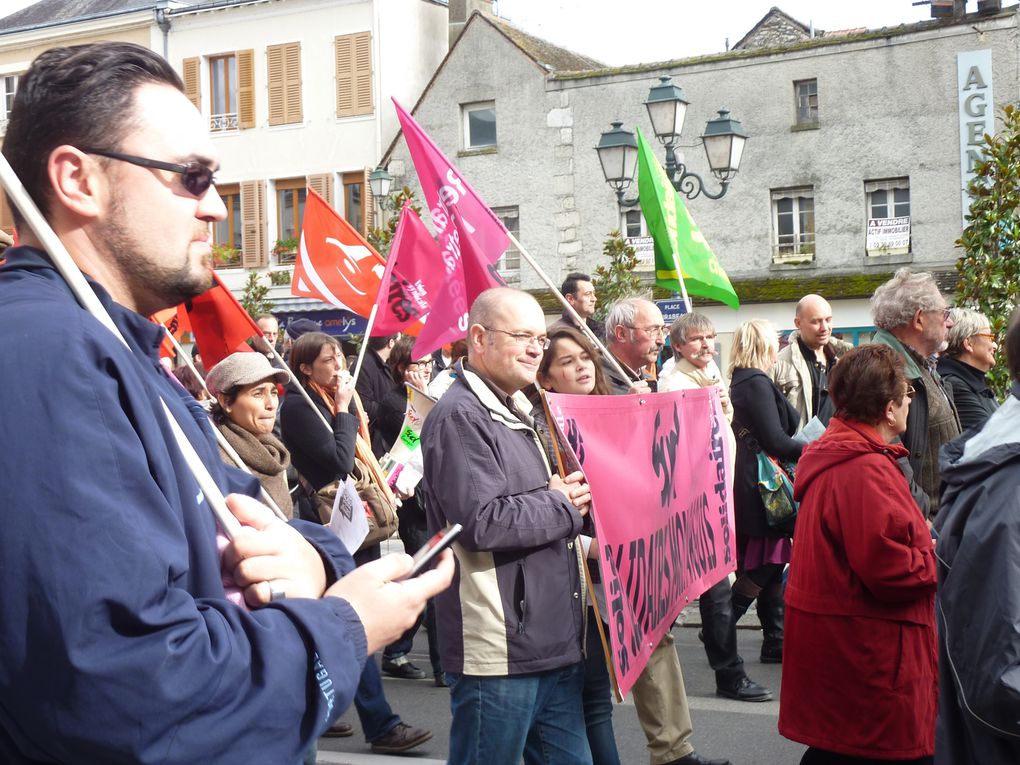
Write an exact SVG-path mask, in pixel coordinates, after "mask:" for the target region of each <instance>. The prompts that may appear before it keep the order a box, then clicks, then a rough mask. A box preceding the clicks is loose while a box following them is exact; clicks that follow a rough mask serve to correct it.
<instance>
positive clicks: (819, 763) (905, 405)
mask: <svg viewBox="0 0 1020 765" xmlns="http://www.w3.org/2000/svg"><path fill="white" fill-rule="evenodd" d="M904 369H905V364H904V361H903V357H902V356H901V355H900V354H898V353H897V352H896V351H894V350H893V349H892V348H889V347H887V346H883V345H862V346H860V347H859V348H855V349H853V350H851V351H848V352H847V354H846V355H845V356H843V358H842V360H841V361H840V362H839V364H837V365H836V366H835V368H834V369H833V372H832V374H831V376H830V378H829V395H830V396H831V397H832V401H833V403H834V405H835V410H836V413H835V416H834V417H833V418H832V420H831V421H830V423H829V427H828V429H827V430H826V431H825V433H824V434H823V435H822V437H821V438H820V439H819V440H817V441H815V442H814V443H812V444H811V445H810V446H808V447H807V448H806V449H805V450H804V454H803V455H802V457H801V460H800V462H799V463H798V465H797V480H796V487H795V494H796V496H797V497H798V498H799V499H800V510H799V516H798V519H797V531H796V534H795V535H794V545H793V560H792V561H791V562H790V577H789V583H788V584H787V589H786V602H787V608H788V611H787V625H786V647H787V652H786V656H785V661H784V662H783V695H782V699H781V701H780V710H779V732H780V733H782V734H783V735H784V736H786V737H787V738H790V739H793V740H794V741H799V742H801V743H804V744H808V746H809V747H810V748H809V749H808V750H807V752H806V753H805V755H804V758H803V759H802V760H801V765H841V764H842V763H851V762H852V763H862V764H863V763H880V762H891V761H896V762H899V763H907V764H909V765H923V764H924V763H930V762H931V761H932V755H933V753H934V750H935V713H936V702H937V698H938V688H937V685H938V683H937V654H936V634H935V585H936V572H935V550H934V547H933V545H932V539H931V534H930V533H929V531H928V526H927V524H926V523H925V520H924V517H923V515H922V514H921V512H920V511H919V510H918V508H917V504H916V503H915V502H914V499H913V497H912V496H911V494H910V489H909V486H908V484H907V481H906V478H904V476H903V473H902V471H901V470H900V467H899V465H898V463H897V460H899V459H900V458H902V457H905V456H906V455H907V449H906V448H905V447H903V446H902V445H901V444H899V443H893V442H894V441H896V440H897V438H898V437H899V435H900V433H902V432H903V431H904V430H906V427H907V413H908V410H909V408H910V398H911V396H912V395H913V392H914V391H913V388H911V387H910V385H909V383H908V381H907V379H906V376H905V374H904Z"/></svg>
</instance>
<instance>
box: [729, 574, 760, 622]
mask: <svg viewBox="0 0 1020 765" xmlns="http://www.w3.org/2000/svg"><path fill="white" fill-rule="evenodd" d="M760 592H761V587H759V586H758V585H756V584H755V583H754V582H752V581H751V579H750V578H749V577H748V576H747V575H746V574H741V575H740V576H738V577H737V580H736V581H735V582H734V583H733V623H734V624H736V623H737V622H739V621H740V618H741V617H742V616H743V615H744V614H746V613H747V609H749V608H750V607H751V604H752V603H754V599H755V598H757V597H758V594H759V593H760Z"/></svg>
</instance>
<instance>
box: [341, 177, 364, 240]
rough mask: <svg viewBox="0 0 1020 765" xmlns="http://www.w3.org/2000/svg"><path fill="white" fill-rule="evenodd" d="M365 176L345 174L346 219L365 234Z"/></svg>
mask: <svg viewBox="0 0 1020 765" xmlns="http://www.w3.org/2000/svg"><path fill="white" fill-rule="evenodd" d="M364 192H365V174H364V173H344V217H345V218H346V219H347V222H348V223H350V224H351V225H352V226H354V228H356V229H358V231H360V232H361V233H362V234H364V233H365V199H364V196H365V194H364Z"/></svg>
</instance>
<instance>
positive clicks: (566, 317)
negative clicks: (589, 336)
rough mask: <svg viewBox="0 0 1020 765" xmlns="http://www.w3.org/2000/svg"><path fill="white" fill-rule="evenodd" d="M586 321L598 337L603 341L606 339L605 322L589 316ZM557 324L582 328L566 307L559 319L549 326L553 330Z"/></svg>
mask: <svg viewBox="0 0 1020 765" xmlns="http://www.w3.org/2000/svg"><path fill="white" fill-rule="evenodd" d="M584 323H585V324H587V325H588V329H590V330H591V331H592V332H593V333H594V334H595V337H597V338H598V339H599V340H601V341H602V342H605V341H606V325H605V322H601V321H599V320H598V319H593V318H592V317H590V316H589V317H587V318H586V319H585V320H584ZM557 324H566V325H567V326H568V327H573V328H574V329H580V326H578V324H577V322H576V321H574V317H573V316H571V315H570V314H569V313H568V312H567V310H566V309H563V313H561V314H560V318H559V320H558V321H556V322H555V323H554V324H553V325H552V326H551V327H549V329H550V330H552V329H553V328H554V327H555V326H556V325H557Z"/></svg>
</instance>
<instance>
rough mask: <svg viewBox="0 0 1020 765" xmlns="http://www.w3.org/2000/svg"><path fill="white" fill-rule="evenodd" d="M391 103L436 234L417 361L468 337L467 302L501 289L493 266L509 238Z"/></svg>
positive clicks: (412, 122)
mask: <svg viewBox="0 0 1020 765" xmlns="http://www.w3.org/2000/svg"><path fill="white" fill-rule="evenodd" d="M393 104H394V106H395V107H396V109H397V118H398V119H399V120H400V127H401V129H402V130H403V133H404V140H405V141H406V142H407V150H408V151H409V152H410V154H411V161H412V162H413V163H414V169H415V172H416V173H417V174H418V181H419V183H420V184H421V189H422V193H423V194H424V195H425V201H426V202H428V206H429V214H430V215H431V216H432V225H433V226H434V227H435V229H436V233H437V234H438V235H439V248H440V250H442V268H443V270H444V272H445V279H444V281H443V289H442V294H441V295H440V296H439V298H440V299H437V300H435V301H433V304H432V311H431V312H430V313H429V315H428V319H427V320H426V322H425V326H424V328H423V329H422V331H421V334H419V335H418V340H417V342H415V345H414V355H415V358H420V357H421V356H424V355H426V354H428V353H431V352H432V351H434V350H436V349H437V348H440V347H442V345H443V344H444V343H448V342H452V341H454V340H459V339H460V338H462V337H464V336H465V335H467V329H468V325H467V314H468V308H469V307H470V306H471V303H472V302H473V301H474V299H475V298H476V297H478V294H479V293H481V292H483V291H484V290H487V289H489V288H490V287H499V286H501V285H503V284H504V282H503V280H502V279H501V278H500V276H499V274H498V273H497V271H496V266H495V264H496V262H497V261H498V260H499V257H500V256H501V255H502V254H503V253H504V252H505V251H506V249H507V247H508V246H509V244H510V239H509V236H508V235H507V231H506V228H505V227H504V226H503V224H502V222H501V221H500V220H499V218H497V217H496V216H495V215H494V214H493V212H492V210H490V209H489V208H488V207H487V206H486V204H485V203H484V202H483V201H482V200H481V198H480V197H479V196H478V194H476V193H475V190H474V189H472V188H471V186H470V185H468V182H467V181H466V180H464V179H463V178H462V177H461V176H460V173H458V172H457V170H456V168H454V166H453V165H452V164H450V160H448V159H447V158H446V157H445V156H444V155H443V153H442V152H441V151H440V150H439V147H437V146H436V145H435V143H433V141H432V139H431V138H429V137H428V135H426V134H425V131H424V130H422V129H421V126H420V125H419V124H418V123H417V122H415V120H414V118H413V117H412V116H411V115H410V114H408V113H407V111H406V110H405V109H404V107H402V106H401V105H400V104H399V103H397V100H396V99H394V100H393ZM437 267H439V264H437Z"/></svg>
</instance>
